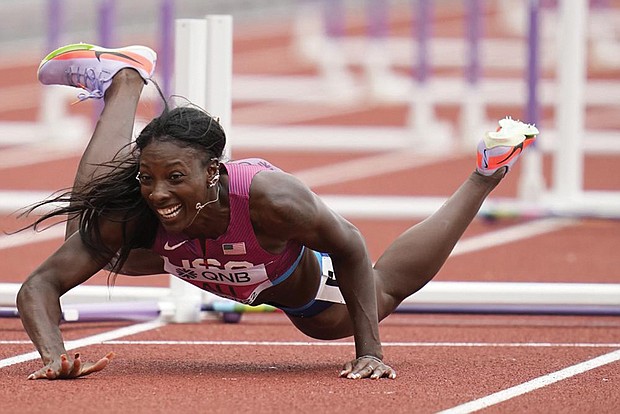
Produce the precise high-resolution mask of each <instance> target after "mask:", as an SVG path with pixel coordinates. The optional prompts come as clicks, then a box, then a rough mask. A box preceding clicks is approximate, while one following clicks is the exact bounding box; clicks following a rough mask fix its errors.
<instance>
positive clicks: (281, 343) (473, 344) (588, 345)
mask: <svg viewBox="0 0 620 414" xmlns="http://www.w3.org/2000/svg"><path fill="white" fill-rule="evenodd" d="M29 343H30V341H0V345H23V344H29ZM102 343H103V344H106V345H211V346H228V345H233V346H291V347H297V346H300V347H301V346H310V347H311V346H316V347H341V346H353V345H355V344H354V342H345V341H336V342H318V341H178V340H176V341H166V340H148V341H139V340H138V341H124V340H109V341H104V342H102ZM382 345H383V346H384V347H394V348H424V347H426V348H441V347H447V348H485V347H486V348H620V343H591V342H578V343H570V342H557V343H554V342H383V344H382Z"/></svg>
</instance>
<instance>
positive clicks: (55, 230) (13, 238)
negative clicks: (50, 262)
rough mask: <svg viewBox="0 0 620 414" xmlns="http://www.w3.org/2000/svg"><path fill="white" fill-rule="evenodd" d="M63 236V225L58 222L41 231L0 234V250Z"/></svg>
mask: <svg viewBox="0 0 620 414" xmlns="http://www.w3.org/2000/svg"><path fill="white" fill-rule="evenodd" d="M64 236H65V226H64V225H62V224H58V225H56V226H53V227H50V228H48V229H46V230H44V231H41V232H33V231H30V230H28V231H23V232H20V233H15V234H11V235H4V236H0V250H3V249H10V248H13V247H19V246H24V245H28V244H34V243H41V242H45V241H50V240H56V239H61V238H63V237H64Z"/></svg>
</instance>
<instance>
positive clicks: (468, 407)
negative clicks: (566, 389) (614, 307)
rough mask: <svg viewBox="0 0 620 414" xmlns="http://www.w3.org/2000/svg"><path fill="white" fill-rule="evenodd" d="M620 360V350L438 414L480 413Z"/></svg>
mask: <svg viewBox="0 0 620 414" xmlns="http://www.w3.org/2000/svg"><path fill="white" fill-rule="evenodd" d="M618 360H620V349H619V350H617V351H613V352H610V353H608V354H604V355H601V356H599V357H596V358H593V359H590V360H587V361H584V362H581V363H579V364H575V365H571V366H570V367H567V368H564V369H561V370H559V371H555V372H552V373H550V374H547V375H543V376H541V377H538V378H534V379H533V380H531V381H527V382H524V383H522V384H519V385H516V386H514V387H510V388H506V389H505V390H502V391H499V392H496V393H494V394H490V395H487V396H486V397H482V398H479V399H477V400H473V401H470V402H468V403H465V404H461V405H457V406H456V407H452V408H449V409H447V410H443V411H440V412H439V413H438V414H469V413H472V412H474V411H478V410H481V409H483V408H487V407H490V406H492V405H495V404H499V403H501V402H504V401H507V400H510V399H512V398H514V397H518V396H520V395H523V394H526V393H528V392H531V391H534V390H537V389H539V388H543V387H546V386H547V385H551V384H553V383H556V382H558V381H562V380H564V379H566V378H570V377H574V376H575V375H578V374H581V373H584V372H586V371H590V370H592V369H595V368H598V367H600V366H603V365H607V364H611V363H613V362H616V361H618Z"/></svg>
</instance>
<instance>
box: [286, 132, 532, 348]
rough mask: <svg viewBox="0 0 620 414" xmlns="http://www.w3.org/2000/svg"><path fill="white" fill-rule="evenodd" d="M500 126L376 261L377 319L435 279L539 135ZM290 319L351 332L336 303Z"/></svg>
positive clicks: (314, 328) (329, 334) (326, 335)
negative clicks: (463, 174)
mask: <svg viewBox="0 0 620 414" xmlns="http://www.w3.org/2000/svg"><path fill="white" fill-rule="evenodd" d="M503 121H504V120H503ZM513 123H516V125H513ZM500 126H502V128H503V129H504V136H498V133H499V132H500V131H498V133H492V134H491V137H490V139H487V138H489V137H488V136H487V137H485V139H484V140H483V141H484V142H483V144H481V146H480V147H479V148H478V151H479V157H478V167H477V169H476V171H475V172H473V173H472V174H471V175H470V176H469V177H468V178H467V179H466V180H465V182H464V183H463V184H462V185H461V186H460V187H459V188H458V190H457V191H456V192H455V193H454V194H453V195H452V196H451V197H450V198H449V199H448V201H447V202H446V203H445V204H444V205H443V206H442V207H441V208H440V209H439V210H438V211H437V212H435V213H434V214H433V215H432V216H430V217H429V218H427V219H426V220H424V221H422V222H421V223H419V224H417V225H415V226H413V227H411V228H410V229H409V230H407V231H405V232H404V233H403V234H402V235H400V236H399V237H398V238H397V239H396V240H395V241H394V242H393V243H392V244H391V245H390V246H389V247H388V248H387V249H386V251H385V252H384V253H383V255H382V256H381V257H380V258H379V260H377V262H376V263H375V266H374V270H375V280H376V290H377V307H378V313H379V315H378V316H379V320H382V319H384V318H385V317H387V316H388V315H390V314H391V313H392V312H393V311H394V310H395V309H396V307H397V306H398V305H399V304H400V303H401V302H402V301H403V300H404V299H405V298H407V297H408V296H410V295H412V294H413V293H415V292H417V291H418V290H420V289H421V288H422V287H423V286H424V285H425V284H427V283H428V282H429V281H430V280H431V279H432V278H433V277H434V276H435V274H436V273H437V272H438V271H439V269H440V268H441V266H442V265H443V264H444V262H445V261H446V259H447V258H448V256H449V255H450V252H451V251H452V249H453V248H454V246H455V245H456V243H457V241H458V240H459V239H460V237H461V236H462V235H463V233H464V231H465V230H466V229H467V227H468V226H469V224H470V223H471V222H472V220H473V219H474V217H476V214H477V213H478V211H479V209H480V206H481V205H482V203H483V201H484V200H485V199H486V197H487V196H488V195H489V193H490V192H491V191H492V190H493V189H494V188H495V187H496V186H497V185H498V184H499V183H500V181H501V180H502V178H503V177H504V175H505V174H506V172H507V171H508V170H509V168H511V167H512V165H513V164H514V162H515V161H516V160H517V158H518V157H519V155H520V153H521V151H522V150H523V148H525V147H526V146H527V145H529V144H530V143H531V142H532V141H533V138H534V137H535V135H536V134H538V130H536V128H535V127H533V126H531V125H526V124H522V123H520V122H519V123H517V122H516V121H512V120H510V122H508V123H506V122H503V123H502V122H500ZM500 135H501V134H500ZM516 135H519V136H516ZM498 142H499V143H498ZM336 277H337V275H336ZM291 320H292V322H293V323H294V324H295V326H297V327H298V328H299V329H300V330H301V331H302V332H304V333H305V334H307V335H309V336H312V337H315V338H318V339H337V338H343V337H346V336H350V335H352V334H353V328H352V324H351V321H350V318H349V316H348V311H347V308H346V306H345V305H340V304H334V305H332V306H331V307H330V308H328V309H327V310H325V311H323V312H322V313H320V314H318V315H316V316H314V317H311V318H307V319H301V318H291Z"/></svg>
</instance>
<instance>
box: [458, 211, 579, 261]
mask: <svg viewBox="0 0 620 414" xmlns="http://www.w3.org/2000/svg"><path fill="white" fill-rule="evenodd" d="M578 222H579V221H578V220H573V219H566V218H547V219H542V220H535V221H532V222H527V223H524V224H518V225H516V226H512V227H508V228H505V229H501V230H497V231H492V232H489V233H485V234H481V235H478V236H472V237H469V238H466V239H462V240H460V241H459V242H458V243H457V244H456V246H455V247H454V250H453V251H452V254H451V256H458V255H461V254H465V253H471V252H474V251H478V250H482V249H487V248H490V247H495V246H499V245H502V244H507V243H512V242H515V241H519V240H523V239H529V238H532V237H534V236H540V235H542V234H545V233H551V232H554V231H556V230H559V229H561V228H564V227H569V226H573V225H575V224H576V223H578Z"/></svg>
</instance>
